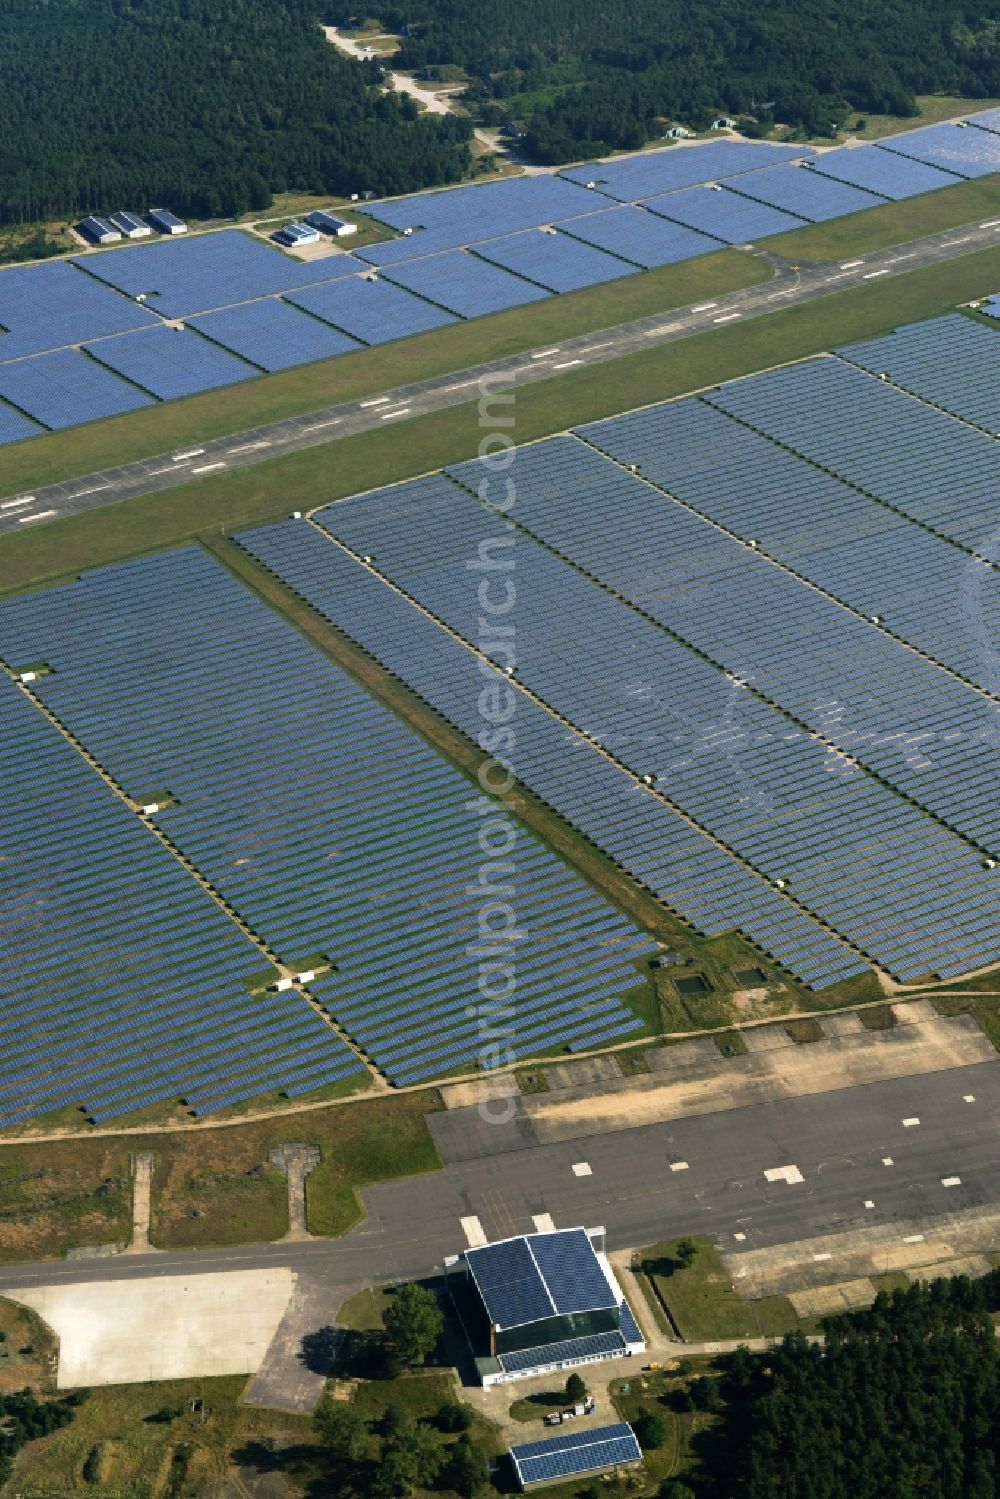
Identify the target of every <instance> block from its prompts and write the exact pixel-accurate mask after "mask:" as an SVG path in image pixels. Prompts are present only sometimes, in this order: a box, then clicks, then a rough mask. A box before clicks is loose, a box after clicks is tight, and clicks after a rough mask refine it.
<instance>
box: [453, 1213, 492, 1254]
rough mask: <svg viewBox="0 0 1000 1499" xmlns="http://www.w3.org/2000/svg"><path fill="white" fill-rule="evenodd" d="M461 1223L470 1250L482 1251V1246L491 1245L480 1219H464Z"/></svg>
mask: <svg viewBox="0 0 1000 1499" xmlns="http://www.w3.org/2000/svg"><path fill="white" fill-rule="evenodd" d="M459 1221H460V1223H461V1225H462V1232H463V1233H464V1235H465V1237H466V1239H467V1240H468V1243H469V1248H470V1249H480V1248H481V1247H482V1245H484V1244H488V1243H489V1240H488V1239H487V1237H486V1233H485V1231H484V1229H483V1225H482V1224H481V1223H480V1221H479V1219H478V1218H476V1217H474V1216H473V1217H469V1218H462V1219H460V1220H459Z"/></svg>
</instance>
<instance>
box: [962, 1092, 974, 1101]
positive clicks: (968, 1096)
mask: <svg viewBox="0 0 1000 1499" xmlns="http://www.w3.org/2000/svg"><path fill="white" fill-rule="evenodd" d="M975 1101H976V1095H975V1094H974V1093H963V1094H962V1102H963V1103H975Z"/></svg>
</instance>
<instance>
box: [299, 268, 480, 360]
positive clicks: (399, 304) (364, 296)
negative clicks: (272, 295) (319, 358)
mask: <svg viewBox="0 0 1000 1499" xmlns="http://www.w3.org/2000/svg"><path fill="white" fill-rule="evenodd" d="M288 300H289V301H290V302H294V303H295V305H296V307H301V308H304V310H305V311H306V312H311V313H312V314H313V316H314V317H318V318H322V319H323V321H324V322H326V323H330V324H332V326H333V327H335V328H339V329H340V331H341V332H343V333H346V334H348V335H349V336H350V337H351V338H356V339H357V340H358V342H359V343H363V344H383V343H389V342H390V341H391V340H392V339H394V338H407V337H409V336H410V335H411V334H414V333H426V332H427V331H428V330H429V329H431V328H443V327H444V326H445V324H447V323H453V322H454V321H455V319H454V317H453V316H452V314H451V313H450V312H446V311H445V310H444V308H443V307H435V306H434V305H433V303H431V302H425V301H424V300H423V299H422V298H420V297H413V296H411V295H410V293H409V292H407V291H404V290H403V288H402V287H400V286H394V285H393V283H392V282H391V281H385V280H383V279H382V277H381V276H379V277H378V279H377V280H374V281H370V280H367V279H365V278H364V277H361V276H352V277H351V278H350V279H349V280H347V281H334V282H328V283H327V284H326V285H325V286H310V287H308V288H307V289H306V290H305V291H300V292H294V293H292V294H291V295H290V296H289V298H288Z"/></svg>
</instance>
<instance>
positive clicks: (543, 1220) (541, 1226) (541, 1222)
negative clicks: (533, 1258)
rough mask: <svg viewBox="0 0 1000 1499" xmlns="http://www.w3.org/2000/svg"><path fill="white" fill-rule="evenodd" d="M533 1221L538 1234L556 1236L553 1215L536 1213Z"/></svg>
mask: <svg viewBox="0 0 1000 1499" xmlns="http://www.w3.org/2000/svg"><path fill="white" fill-rule="evenodd" d="M531 1221H532V1223H533V1224H534V1225H535V1232H536V1233H537V1234H554V1233H555V1231H556V1226H555V1224H554V1223H553V1222H552V1214H551V1213H536V1214H535V1215H534V1217H533V1218H532V1220H531Z"/></svg>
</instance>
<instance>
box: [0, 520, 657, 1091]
mask: <svg viewBox="0 0 1000 1499" xmlns="http://www.w3.org/2000/svg"><path fill="white" fill-rule="evenodd" d="M0 649H2V650H3V651H4V653H5V655H6V656H7V657H8V659H10V658H11V657H13V658H15V659H20V660H28V659H30V660H38V659H42V658H44V659H45V660H47V661H49V662H50V663H51V664H52V665H53V666H54V668H55V671H54V673H53V674H52V675H51V676H46V677H44V678H42V679H40V680H39V683H38V689H39V692H40V695H41V696H42V697H43V698H44V700H45V702H46V703H47V704H49V705H50V706H51V707H52V709H53V710H54V711H55V712H56V713H57V714H58V715H59V717H60V720H61V721H62V722H64V723H67V724H68V725H70V726H71V727H72V728H74V729H75V730H76V731H77V732H78V733H79V736H80V738H81V739H82V740H84V741H85V743H86V744H87V746H88V747H89V748H90V749H91V750H92V751H93V753H94V754H95V756H96V757H97V758H98V760H99V761H100V763H101V764H102V765H104V766H105V767H107V769H108V771H109V772H110V773H111V774H112V775H113V776H114V777H115V778H116V779H117V781H118V782H119V784H121V785H122V786H124V787H125V788H126V790H127V791H128V793H129V794H130V795H133V796H135V797H136V798H143V797H146V796H148V794H149V791H150V789H151V788H159V787H164V786H169V787H170V789H171V792H172V793H173V796H174V797H175V798H177V801H176V804H173V805H169V806H165V807H164V808H162V809H161V810H160V811H159V812H158V813H157V814H156V821H157V823H158V825H160V826H161V827H162V828H163V829H164V831H165V832H166V833H167V835H168V836H169V838H170V840H171V842H172V843H173V844H174V845H175V847H177V848H179V849H180V850H181V851H182V852H183V853H184V855H185V856H186V857H188V858H189V859H190V860H191V862H192V863H193V864H194V865H195V866H196V867H197V868H198V869H199V870H200V871H201V872H202V874H203V875H204V877H205V878H206V879H207V880H208V881H210V883H211V885H212V887H213V888H214V889H216V890H218V891H219V892H221V894H222V895H223V897H224V898H225V899H226V900H227V901H228V902H229V903H230V905H231V907H232V908H233V909H235V910H237V911H238V912H239V913H240V915H241V916H242V917H243V919H244V920H245V921H246V922H247V924H248V926H249V927H250V928H251V930H253V931H254V932H256V933H258V934H259V935H260V937H261V938H262V939H263V940H264V941H265V942H266V944H267V946H268V948H269V949H270V950H271V951H273V952H275V953H276V954H277V955H278V956H279V958H280V959H281V960H282V961H287V962H288V963H290V964H295V963H298V962H300V960H302V959H303V958H306V957H307V956H311V955H315V954H326V955H328V958H329V960H330V963H331V964H332V965H333V966H332V967H331V968H330V969H329V971H328V972H327V973H326V974H325V975H323V976H321V977H320V978H318V979H317V980H315V982H314V984H313V985H312V992H313V993H314V995H315V997H316V998H317V999H318V1000H319V1001H320V1002H321V1003H322V1004H323V1005H324V1006H325V1007H326V1008H327V1009H328V1010H329V1011H331V1012H332V1013H334V1014H335V1015H336V1017H337V1019H338V1020H339V1021H340V1022H341V1023H342V1024H343V1025H344V1026H345V1027H346V1029H347V1030H348V1031H350V1033H351V1034H352V1035H353V1036H355V1037H356V1038H357V1040H358V1041H359V1043H360V1044H361V1045H362V1047H363V1049H364V1050H365V1051H366V1052H367V1053H368V1054H369V1055H370V1056H371V1057H372V1058H373V1060H375V1061H376V1063H377V1064H378V1065H379V1066H381V1067H382V1068H383V1069H384V1070H385V1071H386V1072H387V1074H388V1075H389V1076H390V1077H391V1078H392V1079H393V1080H394V1081H396V1082H404V1081H405V1082H411V1081H415V1080H417V1079H418V1078H421V1077H427V1076H432V1075H440V1074H441V1073H442V1072H444V1071H447V1070H450V1069H452V1068H455V1067H458V1066H465V1065H468V1064H470V1063H475V1062H479V1063H480V1064H481V1065H483V1066H487V1067H488V1066H496V1065H499V1063H500V1053H499V1052H498V1050H497V1047H496V1045H493V1044H490V1037H489V1036H486V1035H484V1032H485V1031H488V1030H489V1029H490V1027H491V1026H493V1027H495V1026H497V1025H498V1024H499V1018H498V1015H497V1009H496V1006H497V1003H498V1002H499V1000H498V996H499V995H500V994H501V993H502V996H503V1004H504V1031H503V1034H504V1036H505V1037H506V1038H507V1039H508V1041H509V1044H510V1046H512V1047H516V1049H517V1052H518V1055H521V1056H524V1055H531V1054H533V1053H534V1052H537V1051H539V1050H544V1049H546V1048H548V1047H550V1046H555V1045H561V1044H564V1043H565V1042H567V1041H569V1040H576V1041H580V1040H581V1039H582V1038H585V1037H587V1036H591V1035H595V1034H596V1035H599V1034H600V1033H601V1031H602V1029H603V1028H604V1027H606V1026H607V1025H608V1024H610V1023H615V1024H619V1025H622V1026H624V1027H625V1028H626V1029H631V1030H632V1032H633V1033H634V1032H635V1031H636V1030H638V1029H640V1028H641V1023H640V1022H639V1021H638V1020H637V1018H636V1017H635V1015H634V1014H633V1013H632V1012H631V1011H630V1010H629V1009H628V1008H627V1007H626V1006H625V1005H623V1004H622V1003H621V1001H620V996H621V995H622V994H623V993H625V992H627V991H628V990H630V989H632V988H634V987H635V986H636V984H637V983H638V982H639V975H638V974H637V972H636V969H635V966H634V964H635V960H636V959H637V958H638V957H640V956H642V955H643V954H645V953H647V952H649V951H650V950H651V947H652V944H651V943H650V942H649V940H648V939H647V938H646V937H645V936H644V935H643V934H642V933H641V932H639V931H638V930H637V929H636V928H635V927H634V926H633V925H632V924H631V923H630V922H628V921H627V920H626V919H625V918H624V917H622V916H621V915H620V914H619V913H618V912H617V911H615V910H614V909H613V908H612V907H611V906H609V905H608V904H607V903H606V902H605V901H603V900H602V899H601V898H600V897H599V896H598V895H597V894H596V892H595V891H594V890H593V889H592V888H591V887H590V886H589V885H587V884H586V883H585V882H584V881H583V880H581V879H580V878H579V877H578V876H577V875H576V874H575V873H574V872H573V871H571V870H570V869H569V868H568V867H567V866H565V865H563V864H562V863H561V862H559V861H558V860H557V859H555V858H554V857H553V856H552V855H551V854H549V853H548V851H547V850H546V849H545V848H544V847H543V846H542V845H541V844H539V843H538V842H537V841H536V840H535V839H534V838H533V837H532V836H531V835H530V834H528V833H527V832H526V831H524V830H521V829H515V830H514V831H513V833H511V829H510V827H509V826H508V825H507V824H506V821H504V822H503V825H502V826H499V827H497V828H495V829H494V834H495V835H496V836H499V834H500V833H503V834H504V836H505V837H506V836H508V835H510V836H513V837H514V838H515V842H516V848H517V857H516V860H514V861H513V867H512V868H511V869H510V870H509V871H508V870H507V869H506V867H504V868H502V869H497V868H496V867H495V866H494V865H493V864H491V865H490V866H489V869H488V870H487V871H486V874H487V893H488V894H491V895H495V896H496V898H497V899H500V898H501V897H502V899H504V900H509V901H510V903H511V905H512V907H513V909H514V910H516V912H517V921H518V939H519V940H518V944H517V949H516V958H512V960H511V962H512V964H513V965H514V968H515V971H516V982H515V988H516V998H515V997H508V989H509V987H510V986H509V983H508V982H507V978H506V974H505V973H496V972H493V969H494V968H496V967H497V965H496V964H494V965H492V968H491V967H490V965H487V970H488V971H487V972H486V974H485V977H484V976H483V970H482V967H481V964H482V961H483V957H482V953H481V952H480V949H479V943H478V937H479V934H480V925H479V923H480V919H481V912H482V911H483V910H486V911H487V912H491V911H492V910H493V906H491V904H490V902H489V901H487V902H486V903H485V905H484V902H483V884H482V881H481V878H480V876H481V875H482V874H483V851H482V848H481V846H480V841H479V837H480V829H479V825H478V823H477V819H476V818H475V817H474V816H473V815H472V814H471V813H470V810H469V790H468V786H467V783H466V782H465V780H464V778H462V777H461V776H459V775H458V774H457V773H456V772H454V771H453V770H451V768H450V767H449V766H447V765H446V764H445V763H444V762H443V761H442V760H440V759H439V758H438V756H437V755H436V754H435V753H434V752H433V751H431V750H430V749H429V748H428V747H427V746H426V745H425V744H424V743H423V741H422V740H420V739H419V738H418V737H417V736H416V735H415V734H414V733H413V732H412V731H411V730H409V729H408V728H406V727H405V726H404V725H403V724H402V723H401V722H400V721H399V720H398V719H396V718H395V717H394V716H393V715H391V714H390V713H388V712H387V711H386V710H385V709H383V708H381V707H380V706H379V705H378V704H377V703H375V702H374V701H373V700H372V699H370V698H369V697H368V696H367V695H366V694H365V693H364V692H363V691H362V690H361V689H360V688H359V687H357V686H356V685H355V684H354V683H353V681H352V680H351V679H350V678H348V677H347V676H346V675H345V674H344V673H342V672H341V671H339V670H338V668H336V667H335V666H334V665H333V664H332V662H330V661H328V660H327V659H326V658H325V657H323V656H321V655H320V654H319V653H318V652H316V651H315V650H314V649H312V648H311V647H310V646H308V645H306V643H305V642H304V641H302V640H301V639H300V637H299V636H298V635H297V634H296V633H295V632H294V631H292V630H291V629H290V628H289V627H288V626H287V625H286V624H284V622H283V621H281V620H279V619H278V618H277V617H276V616H274V615H272V614H271V612H270V611H269V610H268V609H267V608H266V607H265V606H264V605H263V604H261V603H258V602H257V601H256V600H255V599H254V598H253V597H252V596H251V595H250V594H249V593H248V592H247V591H246V590H245V589H244V588H243V587H242V586H241V585H240V584H238V583H237V582H236V581H235V580H234V579H232V578H231V577H230V576H229V575H228V574H227V573H226V572H225V570H224V569H222V568H220V567H219V566H218V565H216V564H215V563H214V562H212V561H210V560H209V559H208V558H207V557H206V556H205V555H204V554H202V553H200V552H198V551H196V550H193V549H184V550H182V551H179V552H172V553H167V554H164V555H162V556H160V557H156V558H152V559H148V560H146V561H143V562H139V563H132V564H123V565H120V566H116V567H111V568H105V569H101V570H99V571H97V572H94V573H90V574H86V575H85V576H84V577H83V578H82V579H80V580H79V581H78V582H77V583H74V584H72V585H70V586H68V587H66V588H62V589H56V590H52V591H50V592H47V593H45V594H36V595H30V596H27V597H25V598H21V599H16V600H12V601H10V602H8V603H5V604H3V605H2V606H0ZM290 683H294V690H295V698H296V701H297V702H299V703H302V704H308V711H306V712H303V711H296V712H290V711H289V707H288V702H289V699H288V691H289V684H290ZM478 691H479V684H478V681H477V684H476V688H475V691H474V692H473V699H474V700H475V698H476V696H477V694H478ZM497 880H501V886H500V888H499V890H494V888H493V885H492V884H490V881H494V882H495V881H497ZM493 904H494V905H495V904H496V901H495V900H494V902H493ZM488 919H490V920H492V919H493V917H492V916H489V917H488ZM486 935H487V936H488V935H489V932H487V933H486ZM310 966H316V965H315V964H310ZM319 966H320V967H322V966H323V965H319ZM501 966H502V965H501ZM481 979H482V980H483V983H484V985H485V987H484V988H483V989H482V990H480V987H479V986H480V980H481ZM487 991H489V992H487ZM480 993H481V995H482V998H481V1002H479V1001H477V995H480ZM503 1054H504V1055H506V1053H505V1052H504V1053H503Z"/></svg>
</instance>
